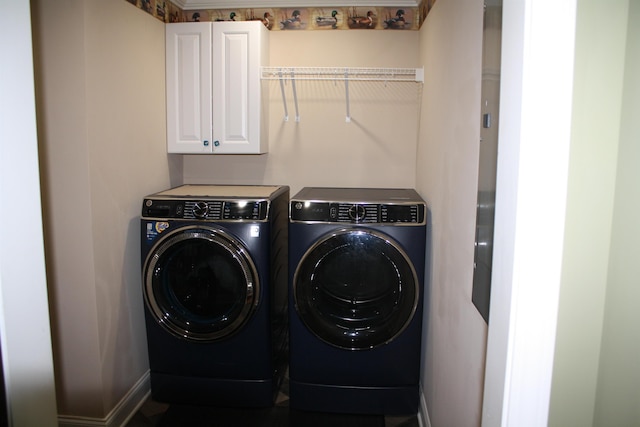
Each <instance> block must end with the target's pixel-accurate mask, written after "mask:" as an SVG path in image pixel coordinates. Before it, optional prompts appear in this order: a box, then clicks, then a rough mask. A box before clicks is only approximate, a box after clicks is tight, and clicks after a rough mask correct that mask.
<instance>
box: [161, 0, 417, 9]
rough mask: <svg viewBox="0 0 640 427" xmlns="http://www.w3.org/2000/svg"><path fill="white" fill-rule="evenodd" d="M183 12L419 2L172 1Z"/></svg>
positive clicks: (411, 3)
mask: <svg viewBox="0 0 640 427" xmlns="http://www.w3.org/2000/svg"><path fill="white" fill-rule="evenodd" d="M172 3H175V4H176V6H178V7H179V8H181V9H183V10H196V9H198V10H199V9H246V8H256V9H258V8H267V9H268V8H285V9H288V8H299V7H336V6H341V7H351V6H363V7H364V6H380V7H418V6H419V5H420V3H421V0H172Z"/></svg>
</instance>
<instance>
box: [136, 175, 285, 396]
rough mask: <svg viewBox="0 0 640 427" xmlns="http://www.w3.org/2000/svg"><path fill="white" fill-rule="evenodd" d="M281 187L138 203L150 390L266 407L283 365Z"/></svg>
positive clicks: (174, 193)
mask: <svg viewBox="0 0 640 427" xmlns="http://www.w3.org/2000/svg"><path fill="white" fill-rule="evenodd" d="M288 201H289V188H288V187H286V186H215V185H184V186H181V187H176V188H173V189H169V190H166V191H162V192H159V193H156V194H153V195H150V196H147V197H145V198H144V201H143V205H142V217H141V250H142V281H143V283H142V285H143V292H144V302H145V306H144V310H145V319H146V327H147V341H148V349H149V365H150V376H151V392H152V397H153V398H154V400H157V401H161V402H168V403H184V404H202V405H217V406H254V407H260V406H271V405H272V404H273V402H274V398H275V395H276V394H277V390H278V387H279V385H280V382H281V380H282V378H283V375H284V371H285V369H286V361H287V352H288V349H287V343H288V339H287V334H288V329H287V308H288V307H287V231H288Z"/></svg>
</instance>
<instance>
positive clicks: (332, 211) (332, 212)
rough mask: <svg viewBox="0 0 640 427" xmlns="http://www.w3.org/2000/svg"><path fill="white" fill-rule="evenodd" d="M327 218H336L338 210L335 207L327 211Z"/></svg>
mask: <svg viewBox="0 0 640 427" xmlns="http://www.w3.org/2000/svg"><path fill="white" fill-rule="evenodd" d="M329 217H330V218H331V219H336V218H338V208H336V207H335V206H332V207H331V209H329Z"/></svg>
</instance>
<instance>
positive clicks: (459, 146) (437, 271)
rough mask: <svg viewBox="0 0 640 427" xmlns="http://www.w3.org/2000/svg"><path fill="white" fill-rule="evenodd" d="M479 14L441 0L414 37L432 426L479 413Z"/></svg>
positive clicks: (482, 332)
mask: <svg viewBox="0 0 640 427" xmlns="http://www.w3.org/2000/svg"><path fill="white" fill-rule="evenodd" d="M482 14H483V5H482V2H477V1H473V0H447V1H439V2H437V3H436V4H435V7H434V8H433V10H432V11H431V13H430V14H429V15H428V16H427V20H426V22H425V24H424V26H423V28H422V31H421V35H420V60H421V62H422V63H424V64H425V76H427V77H426V83H425V87H424V92H425V96H424V98H423V104H422V113H421V125H420V135H419V141H420V142H419V147H418V168H417V179H416V186H417V189H418V191H419V192H420V193H421V194H422V195H423V196H424V197H425V198H426V200H427V203H428V204H429V206H430V209H431V211H430V215H431V217H430V227H429V230H430V236H431V244H430V252H431V253H430V259H429V260H428V264H429V265H430V266H431V271H430V272H429V275H428V277H429V278H430V285H431V295H430V303H429V305H428V308H427V310H428V316H427V317H426V318H427V319H428V321H427V327H428V333H427V335H426V340H425V345H426V347H425V349H424V357H423V360H424V362H423V363H424V365H423V371H424V372H423V378H422V388H423V392H424V396H425V398H426V402H425V404H426V406H427V408H428V411H429V416H430V419H431V425H434V426H456V427H465V426H477V425H478V424H479V421H480V416H481V410H482V387H483V380H484V355H485V349H486V334H487V325H486V323H485V322H484V320H483V319H482V317H481V316H480V314H479V313H478V311H477V310H476V308H475V306H474V305H473V304H472V302H471V288H472V275H473V248H474V234H475V212H476V192H477V188H478V187H477V185H478V151H479V141H480V89H481V76H482V69H481V67H482Z"/></svg>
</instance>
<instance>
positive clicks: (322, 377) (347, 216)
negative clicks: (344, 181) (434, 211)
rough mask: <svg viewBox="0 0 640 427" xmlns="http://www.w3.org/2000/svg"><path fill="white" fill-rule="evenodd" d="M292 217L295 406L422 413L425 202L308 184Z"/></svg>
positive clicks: (410, 195)
mask: <svg viewBox="0 0 640 427" xmlns="http://www.w3.org/2000/svg"><path fill="white" fill-rule="evenodd" d="M289 215H290V221H289V265H290V274H289V326H290V330H289V334H290V337H289V338H290V340H289V347H290V355H289V359H290V360H289V393H290V407H291V408H293V409H297V410H302V411H316V412H339V413H355V414H384V415H405V414H415V413H417V412H418V403H419V381H420V354H421V346H422V307H423V298H424V294H425V292H424V275H425V271H424V270H425V252H426V233H427V230H426V215H427V206H426V204H425V202H424V201H423V200H422V199H421V198H420V196H419V195H418V194H417V192H416V191H415V190H412V189H380V188H377V189H376V188H319V187H306V188H303V189H302V190H301V191H300V192H299V193H297V194H296V195H295V196H294V197H292V199H291V202H290V207H289Z"/></svg>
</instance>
